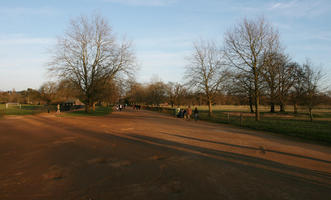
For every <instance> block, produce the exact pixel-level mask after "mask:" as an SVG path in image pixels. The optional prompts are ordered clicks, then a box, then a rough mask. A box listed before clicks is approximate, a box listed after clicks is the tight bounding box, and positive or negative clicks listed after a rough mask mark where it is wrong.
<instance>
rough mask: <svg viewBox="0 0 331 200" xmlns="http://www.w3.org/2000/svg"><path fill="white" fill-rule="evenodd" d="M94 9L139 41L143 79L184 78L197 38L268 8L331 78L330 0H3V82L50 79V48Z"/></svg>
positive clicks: (285, 34) (289, 39) (297, 48)
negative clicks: (74, 21)
mask: <svg viewBox="0 0 331 200" xmlns="http://www.w3.org/2000/svg"><path fill="white" fill-rule="evenodd" d="M93 13H99V14H100V15H102V16H103V17H105V18H107V19H108V21H109V22H110V24H111V25H112V27H113V30H114V32H115V33H116V35H117V36H118V37H119V38H120V37H121V36H123V35H125V36H126V38H128V39H130V40H132V41H133V43H134V48H135V52H136V55H137V59H138V64H139V66H140V70H139V72H138V74H137V77H136V78H137V80H138V81H140V82H148V81H150V80H151V79H152V78H155V77H158V78H160V79H161V80H163V81H166V82H167V81H177V82H183V80H181V79H182V76H183V73H184V71H185V65H186V63H187V61H186V59H185V58H186V57H188V56H189V54H190V51H191V49H192V43H193V41H195V40H198V39H199V38H205V39H216V40H217V41H219V43H220V45H221V44H222V42H223V36H224V33H225V32H226V31H227V30H228V29H229V28H231V27H232V26H233V25H234V24H236V23H238V22H240V20H242V19H243V18H244V17H247V18H255V17H259V16H261V15H264V16H265V18H266V19H267V20H268V21H269V22H270V23H272V24H273V25H274V26H275V27H276V28H278V29H279V32H280V36H281V41H282V44H283V46H284V47H285V48H286V52H287V53H288V54H289V55H290V56H291V57H292V58H293V60H295V61H298V62H300V63H302V62H303V61H304V60H305V58H307V57H308V58H310V59H311V61H312V62H313V63H314V64H315V65H316V66H317V67H319V68H322V69H323V71H324V72H325V73H326V74H327V80H326V81H325V83H324V84H325V85H331V81H330V80H331V2H330V1H329V0H315V1H314V0H251V1H249V0H237V1H230V0H47V1H45V0H29V1H26V0H20V1H19V0H7V1H5V0H2V1H1V4H0V16H1V17H0V27H1V29H0V90H11V89H13V88H15V89H16V90H22V89H26V88H28V87H29V88H35V89H38V88H39V87H40V85H41V84H42V83H44V82H45V81H47V80H49V78H50V77H49V76H48V74H47V70H46V63H47V62H48V61H49V57H50V55H49V54H48V53H47V52H48V51H47V49H49V48H52V46H53V45H54V44H55V42H56V37H57V36H61V35H62V34H63V33H64V31H65V29H66V27H67V26H68V23H69V20H70V19H72V18H75V17H77V16H79V15H82V14H83V15H90V14H93Z"/></svg>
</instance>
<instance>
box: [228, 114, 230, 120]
mask: <svg viewBox="0 0 331 200" xmlns="http://www.w3.org/2000/svg"><path fill="white" fill-rule="evenodd" d="M229 121H230V113H229V112H228V122H229Z"/></svg>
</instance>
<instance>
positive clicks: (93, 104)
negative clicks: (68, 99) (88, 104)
mask: <svg viewBox="0 0 331 200" xmlns="http://www.w3.org/2000/svg"><path fill="white" fill-rule="evenodd" d="M95 104H96V103H92V109H93V112H94V111H95Z"/></svg>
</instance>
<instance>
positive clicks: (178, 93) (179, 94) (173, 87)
mask: <svg viewBox="0 0 331 200" xmlns="http://www.w3.org/2000/svg"><path fill="white" fill-rule="evenodd" d="M186 93H187V91H186V88H185V87H184V86H183V85H182V84H180V83H173V82H169V83H168V84H167V96H168V98H169V103H170V105H171V107H174V105H177V106H179V105H181V104H182V103H183V99H184V98H185V96H186Z"/></svg>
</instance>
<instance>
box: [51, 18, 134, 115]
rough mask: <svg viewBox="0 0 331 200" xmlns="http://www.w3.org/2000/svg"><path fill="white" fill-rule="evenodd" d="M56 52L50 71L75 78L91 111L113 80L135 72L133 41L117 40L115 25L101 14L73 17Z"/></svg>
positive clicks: (87, 107)
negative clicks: (109, 23)
mask: <svg viewBox="0 0 331 200" xmlns="http://www.w3.org/2000/svg"><path fill="white" fill-rule="evenodd" d="M52 53H53V59H52V61H51V62H50V66H51V68H50V71H51V72H56V73H57V75H58V76H59V77H60V78H61V79H67V80H70V81H72V83H73V84H74V85H75V86H76V87H77V88H78V89H79V90H80V93H81V99H80V100H81V101H82V102H83V103H84V104H85V105H86V106H85V109H86V111H87V112H88V111H89V110H90V109H91V107H92V106H93V105H94V104H95V103H96V102H97V100H98V96H100V95H97V94H98V93H100V92H103V91H102V89H103V88H104V85H105V84H107V82H108V81H109V80H112V79H114V78H116V77H117V76H121V75H131V74H132V72H133V70H134V55H133V52H132V50H131V43H130V42H125V41H124V42H121V43H119V42H117V41H116V39H115V37H114V35H113V33H112V29H111V27H110V26H109V25H108V23H107V21H106V20H105V19H104V18H102V17H100V16H93V17H90V18H89V17H86V16H81V17H79V18H77V19H75V20H72V21H71V23H70V26H69V28H68V30H67V31H66V32H65V34H64V36H63V37H60V38H59V39H58V43H57V45H56V47H55V49H54V51H53V52H52Z"/></svg>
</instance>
